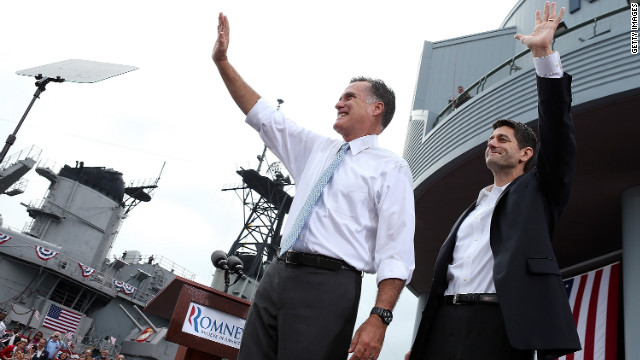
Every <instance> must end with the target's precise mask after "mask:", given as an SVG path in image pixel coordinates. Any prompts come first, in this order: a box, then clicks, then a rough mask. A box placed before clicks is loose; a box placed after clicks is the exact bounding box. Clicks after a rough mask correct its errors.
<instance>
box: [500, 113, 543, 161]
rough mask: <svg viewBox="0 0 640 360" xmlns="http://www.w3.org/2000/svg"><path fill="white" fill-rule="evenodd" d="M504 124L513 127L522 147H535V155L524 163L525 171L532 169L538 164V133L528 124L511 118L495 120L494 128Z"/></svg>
mask: <svg viewBox="0 0 640 360" xmlns="http://www.w3.org/2000/svg"><path fill="white" fill-rule="evenodd" d="M503 126H507V127H510V128H512V129H513V133H514V135H515V137H516V141H518V146H519V147H520V149H524V148H526V147H530V148H531V149H533V155H532V156H531V158H530V159H529V160H528V161H527V163H526V164H524V172H527V171H529V170H531V168H533V166H534V165H535V164H536V157H537V156H538V137H537V136H536V133H535V132H533V129H532V128H530V127H529V126H528V125H526V124H523V123H521V122H517V121H513V120H509V119H500V120H498V121H496V122H494V123H493V130H495V129H497V128H499V127H503Z"/></svg>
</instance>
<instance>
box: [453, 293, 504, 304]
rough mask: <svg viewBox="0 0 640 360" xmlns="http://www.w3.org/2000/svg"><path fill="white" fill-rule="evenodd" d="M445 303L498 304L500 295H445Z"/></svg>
mask: <svg viewBox="0 0 640 360" xmlns="http://www.w3.org/2000/svg"><path fill="white" fill-rule="evenodd" d="M444 303H445V304H447V305H472V304H497V303H498V294H482V293H476V294H455V295H445V296H444Z"/></svg>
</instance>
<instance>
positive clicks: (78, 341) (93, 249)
mask: <svg viewBox="0 0 640 360" xmlns="http://www.w3.org/2000/svg"><path fill="white" fill-rule="evenodd" d="M41 152H42V151H41V150H39V149H37V148H35V147H31V148H28V149H25V150H22V151H18V152H17V153H15V154H14V155H12V156H11V157H9V158H7V159H5V161H4V162H3V163H2V166H1V167H0V193H1V194H2V195H3V196H16V195H19V194H21V193H22V192H23V191H24V187H25V181H24V179H23V176H24V175H25V174H26V173H27V172H29V171H30V170H31V169H32V168H34V167H35V171H36V173H37V174H38V175H40V176H42V177H43V178H45V179H46V180H47V181H48V182H49V187H48V189H47V190H46V194H45V196H44V198H43V199H40V200H37V201H33V202H30V203H28V204H23V205H25V207H26V211H27V213H28V215H29V217H30V218H31V219H32V220H31V222H30V223H29V224H27V226H26V227H25V228H24V229H23V230H20V231H19V230H16V229H13V228H11V227H9V226H5V225H4V224H1V225H0V294H1V295H0V296H1V298H0V309H4V311H6V312H7V318H6V319H5V323H6V325H7V328H8V329H10V328H13V327H14V326H19V327H20V334H22V335H25V334H28V333H29V331H30V330H33V332H34V333H35V331H36V330H39V331H41V332H42V333H43V334H44V337H45V338H49V336H50V335H51V334H52V333H54V332H55V331H58V332H60V333H61V334H63V335H64V336H65V342H66V343H67V345H68V346H69V347H70V348H71V347H72V348H73V352H75V353H81V352H82V351H84V350H85V349H88V348H90V349H95V350H94V351H99V350H100V349H107V350H109V351H110V353H111V355H112V356H113V354H115V353H119V354H123V355H125V357H126V358H131V359H173V358H175V354H176V352H177V349H178V345H177V344H173V343H170V342H167V341H166V340H165V339H164V335H165V333H166V331H167V327H168V320H166V319H162V318H159V317H155V316H152V315H148V314H144V313H143V311H142V309H143V308H144V307H145V306H146V304H147V303H148V302H149V301H150V300H151V299H152V298H153V297H154V296H155V295H156V294H157V293H158V292H159V291H161V290H162V289H163V288H165V287H166V286H167V285H168V284H169V283H170V282H171V281H172V280H173V279H174V278H175V277H176V276H180V277H183V278H186V279H190V280H193V279H194V278H195V275H194V274H193V273H191V272H189V271H188V270H186V269H185V268H183V267H181V266H179V265H178V264H176V263H175V262H173V261H171V260H169V259H168V258H166V257H163V256H161V255H159V254H151V253H144V252H141V251H138V250H127V251H125V252H124V253H123V254H122V255H121V256H120V255H118V256H115V255H112V256H111V257H109V254H110V252H111V249H112V247H113V244H114V241H115V239H116V236H117V235H118V232H119V229H120V227H121V225H122V222H123V220H124V219H125V218H126V217H127V215H128V214H129V213H130V212H131V211H132V210H133V209H134V208H136V207H137V205H139V204H141V203H147V202H149V201H151V199H152V197H153V193H154V191H155V189H156V188H157V187H158V181H159V180H160V175H158V176H157V177H156V178H154V179H151V180H142V181H132V182H130V183H129V184H128V185H125V182H124V180H123V174H122V173H120V172H118V171H117V170H114V169H110V168H105V167H90V166H85V165H84V163H83V162H77V163H76V164H75V165H73V166H69V165H64V166H63V167H62V168H60V169H52V168H51V167H49V166H47V165H46V164H47V163H46V162H45V161H42V160H40V155H41ZM160 174H162V170H161V171H160Z"/></svg>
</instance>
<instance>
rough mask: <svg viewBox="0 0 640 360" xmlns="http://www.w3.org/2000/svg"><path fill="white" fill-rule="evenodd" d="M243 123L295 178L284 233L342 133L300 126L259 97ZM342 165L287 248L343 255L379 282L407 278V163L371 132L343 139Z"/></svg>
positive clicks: (411, 224)
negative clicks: (336, 135) (332, 134)
mask: <svg viewBox="0 0 640 360" xmlns="http://www.w3.org/2000/svg"><path fill="white" fill-rule="evenodd" d="M246 122H247V123H248V124H249V125H251V126H252V127H253V128H254V129H256V130H257V131H258V132H259V133H260V137H261V138H262V140H263V141H264V142H265V144H266V145H267V147H268V148H269V149H270V150H271V151H272V152H273V153H274V154H275V155H276V156H277V157H278V158H279V159H280V160H281V161H282V163H283V164H284V165H285V167H286V168H287V170H288V171H289V174H291V176H292V177H293V179H294V180H295V184H296V196H295V197H294V200H293V203H292V204H291V209H290V210H289V215H288V217H289V218H290V219H291V221H287V223H286V224H285V226H284V230H283V232H282V234H283V238H285V237H286V236H287V234H288V232H289V231H290V230H291V227H292V225H293V222H294V219H295V218H296V216H297V214H298V212H299V211H300V209H301V208H302V206H303V204H304V202H305V200H306V198H307V196H308V194H309V192H310V191H311V189H312V188H313V186H314V184H315V183H316V180H317V179H318V177H319V176H320V174H321V173H322V172H323V170H324V169H325V168H326V167H327V166H328V165H329V164H330V163H331V161H332V160H333V158H334V157H335V155H336V153H337V152H338V150H339V148H340V146H341V145H342V144H343V143H344V141H342V140H336V139H331V138H327V137H324V136H321V135H319V134H316V133H313V132H311V131H309V130H306V129H304V128H301V127H299V126H298V125H296V124H295V123H294V122H293V121H291V120H289V119H287V118H285V116H284V114H283V113H282V112H280V111H278V110H276V108H275V107H273V106H272V105H271V104H269V103H268V102H267V101H265V100H264V99H260V100H259V101H258V103H256V105H255V106H254V107H253V108H252V109H251V111H250V112H249V114H248V115H247V119H246ZM349 145H350V147H349V151H347V154H346V155H345V158H344V160H343V162H342V164H341V165H340V166H339V167H338V169H337V170H336V172H335V173H334V174H333V177H332V178H331V179H330V180H329V183H328V184H327V186H326V187H325V189H324V191H323V192H322V194H321V196H320V199H318V202H317V203H316V205H315V207H314V209H313V211H312V212H311V215H310V216H309V219H308V221H307V223H306V225H305V226H304V227H303V228H302V231H301V233H300V235H299V237H298V240H297V241H296V243H295V244H294V246H293V248H292V250H294V251H300V252H305V253H311V254H322V255H325V256H330V257H333V258H338V259H342V260H344V261H346V262H347V263H348V264H350V265H351V266H353V267H355V268H356V269H358V270H360V271H365V272H367V273H375V272H377V274H378V275H377V280H378V282H380V281H382V280H384V279H389V278H396V279H402V280H405V281H406V282H409V280H411V275H412V273H413V269H414V267H415V261H414V252H413V235H414V228H415V214H414V200H413V179H412V176H411V172H410V170H409V166H408V164H407V162H406V161H405V160H404V159H402V158H401V157H399V156H398V155H396V154H394V153H392V152H390V151H388V150H385V149H383V148H380V147H379V146H378V136H377V135H369V136H363V137H361V138H358V139H355V140H353V141H351V142H350V143H349Z"/></svg>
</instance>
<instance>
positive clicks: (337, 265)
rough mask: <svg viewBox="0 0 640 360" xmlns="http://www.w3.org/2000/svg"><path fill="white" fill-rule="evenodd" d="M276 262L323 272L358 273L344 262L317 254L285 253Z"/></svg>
mask: <svg viewBox="0 0 640 360" xmlns="http://www.w3.org/2000/svg"><path fill="white" fill-rule="evenodd" d="M278 260H281V261H284V262H285V263H287V264H294V265H304V266H312V267H316V268H320V269H325V270H332V271H336V270H351V271H355V272H360V271H358V270H357V269H356V268H354V267H353V266H351V265H349V264H347V263H346V262H345V261H344V260H340V259H335V258H332V257H329V256H324V255H318V254H307V253H302V252H297V251H287V252H286V253H284V254H282V255H280V256H279V257H278Z"/></svg>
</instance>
